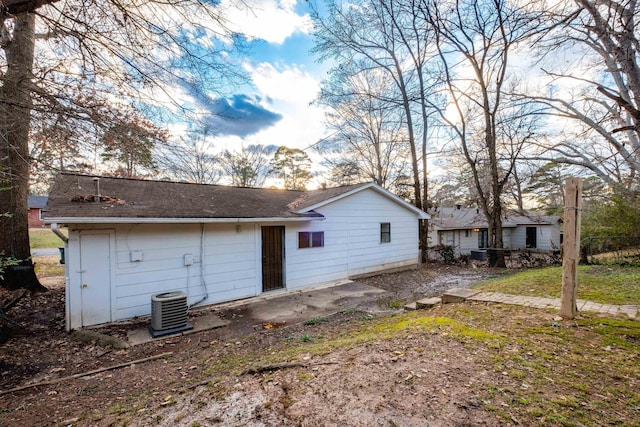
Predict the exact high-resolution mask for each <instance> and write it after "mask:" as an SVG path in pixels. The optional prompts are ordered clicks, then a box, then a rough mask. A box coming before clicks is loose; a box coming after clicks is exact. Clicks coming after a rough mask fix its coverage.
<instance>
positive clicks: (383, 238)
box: [380, 222, 391, 243]
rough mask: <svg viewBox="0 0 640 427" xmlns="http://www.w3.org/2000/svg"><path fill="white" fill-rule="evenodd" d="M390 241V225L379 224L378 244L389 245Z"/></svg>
mask: <svg viewBox="0 0 640 427" xmlns="http://www.w3.org/2000/svg"><path fill="white" fill-rule="evenodd" d="M390 241H391V223H390V222H381V223H380V243H389V242H390Z"/></svg>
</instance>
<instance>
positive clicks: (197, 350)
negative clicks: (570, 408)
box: [0, 267, 553, 427]
mask: <svg viewBox="0 0 640 427" xmlns="http://www.w3.org/2000/svg"><path fill="white" fill-rule="evenodd" d="M493 274H495V273H494V272H492V271H489V270H484V269H477V268H462V267H438V268H437V269H436V268H423V269H420V270H416V271H409V272H403V273H396V274H387V275H381V276H376V277H372V278H368V279H363V280H362V282H364V283H367V284H370V285H373V286H378V287H382V288H384V289H386V290H388V291H391V292H392V294H391V295H392V297H387V299H385V300H384V301H381V304H382V305H385V304H386V305H387V306H389V308H394V307H395V306H397V305H398V304H401V303H404V302H408V301H410V300H412V299H414V298H416V297H421V296H429V295H434V294H437V293H440V292H441V291H442V290H444V289H447V288H451V287H456V286H457V287H464V286H469V285H470V284H472V283H474V282H475V281H477V280H481V279H482V278H486V277H489V276H491V275H493ZM46 285H48V286H49V287H50V289H51V290H50V292H48V293H44V294H35V295H30V296H27V297H26V298H24V299H23V300H21V301H20V303H19V304H18V305H17V306H16V307H15V308H13V309H12V310H11V311H10V314H12V315H13V316H14V318H15V319H17V320H18V321H19V322H20V323H22V324H23V325H24V326H25V327H26V328H27V330H28V333H27V335H25V336H23V337H19V338H16V339H13V340H11V341H9V342H8V343H5V344H4V345H2V346H0V393H2V394H1V395H0V425H2V426H5V425H6V426H16V425H24V426H31V425H33V426H36V425H38V426H59V425H74V426H75V425H83V426H112V425H115V426H125V425H127V426H147V425H162V426H173V425H182V426H191V427H196V426H205V425H221V426H239V425H244V426H347V425H348V426H419V425H429V426H476V425H513V424H518V423H521V421H519V420H518V419H517V418H516V417H515V416H511V417H505V416H504V415H498V414H496V413H495V412H494V411H492V410H491V408H494V407H498V408H501V407H503V406H502V405H506V406H507V407H508V406H509V405H511V402H510V401H509V400H508V398H506V397H505V396H508V395H509V393H504V392H498V391H496V392H495V393H493V392H491V390H494V391H495V390H518V389H519V388H521V387H529V386H528V385H527V384H525V383H524V382H523V379H522V378H520V377H517V376H516V377H514V376H512V375H507V371H505V372H502V373H500V372H501V371H500V370H498V371H496V366H495V363H496V362H495V360H496V359H495V357H496V356H495V354H492V352H495V351H496V348H497V347H495V346H496V345H498V347H499V348H498V351H499V352H503V351H504V352H509V351H517V350H512V349H511V348H510V346H512V345H515V344H511V343H509V344H508V345H505V346H504V348H503V344H495V345H494V344H492V343H493V342H494V338H493V337H492V336H491V335H490V334H487V335H486V336H484V335H479V336H475V335H473V334H476V335H478V333H477V332H473V331H472V332H471V333H469V337H470V338H469V339H466V338H465V339H462V340H461V339H460V338H459V337H455V336H452V334H451V333H449V332H447V331H448V330H449V329H446V328H445V329H442V328H440V327H439V326H438V325H439V324H433V325H431V326H429V328H428V329H424V330H423V329H419V331H418V332H416V330H414V329H412V328H411V327H408V326H407V325H408V324H411V322H418V323H419V324H421V322H425V320H424V318H421V317H415V318H408V319H407V320H402V321H399V322H398V323H397V324H393V325H392V326H389V325H387V324H386V323H377V322H379V321H380V320H381V319H393V317H390V316H394V314H390V312H385V311H378V312H377V313H376V314H371V313H367V312H362V311H356V310H347V311H345V312H342V313H338V314H335V315H333V316H329V317H326V318H321V319H311V320H309V321H307V322H305V323H300V324H296V325H288V326H286V327H282V328H272V329H269V330H263V331H259V332H255V331H252V332H248V331H246V330H245V329H244V328H243V329H239V330H234V328H233V317H234V311H233V310H229V311H228V312H226V313H221V316H222V317H225V316H227V318H229V320H231V321H232V323H231V325H230V326H229V327H225V328H222V329H218V330H211V331H206V332H202V333H197V334H193V335H188V336H184V337H172V338H168V339H164V340H159V341H154V342H152V343H148V344H144V345H140V346H136V347H133V348H126V349H114V348H109V347H104V346H100V345H98V344H97V343H96V342H91V341H89V342H82V341H80V340H78V339H77V338H76V337H75V336H74V335H73V334H67V333H66V332H65V331H64V289H63V288H62V286H61V281H60V280H59V279H51V280H48V281H47V283H46ZM1 296H2V299H3V300H5V301H6V300H7V299H8V298H9V297H10V295H7V294H6V293H5V294H3V295H1ZM435 310H436V312H435V313H436V314H438V313H439V315H440V316H445V315H446V313H447V310H450V309H449V308H448V306H447V307H442V308H439V309H435ZM437 310H441V312H438V311H437ZM491 310H494V309H493V308H491ZM432 313H433V312H432ZM484 316H485V317H486V318H490V317H491V311H489V309H486V314H485V315H484ZM444 318H445V317H438V318H437V319H444ZM403 319H404V317H403ZM431 319H435V318H431ZM520 319H521V320H522V322H524V323H525V324H526V323H529V322H531V323H544V322H548V321H550V319H551V316H549V314H545V313H537V312H536V313H534V314H531V313H529V314H527V313H525V314H521V315H520ZM430 321H431V320H430ZM437 321H440V320H437ZM474 321H475V320H473V318H472V319H471V320H470V322H472V323H473V322H474ZM141 322H142V321H141ZM141 322H137V323H136V322H131V323H127V324H118V325H114V326H111V327H109V328H102V329H99V330H98V332H102V333H105V334H108V335H110V336H114V337H123V336H124V335H125V334H126V331H127V330H129V329H131V328H134V327H139V326H140V324H141ZM407 322H408V323H407ZM452 325H453V326H452V327H454V328H458V326H456V325H455V324H452ZM445 326H446V325H445ZM449 326H450V325H449ZM425 330H427V331H428V332H424V331H425ZM466 333H467V332H465V334H466ZM163 354H164V356H163V357H160V358H156V359H153V360H149V361H141V362H140V363H136V364H133V365H126V366H124V367H118V368H116V369H110V370H105V371H102V372H98V373H95V374H92V375H87V376H82V377H79V378H73V379H69V380H65V381H62V382H56V383H53V384H49V385H40V386H37V387H33V388H27V389H24V390H19V391H13V392H8V393H5V391H7V390H10V389H12V388H15V387H19V386H25V385H29V384H35V383H42V382H47V381H50V382H51V381H55V380H56V379H59V378H63V377H68V376H72V375H74V374H81V373H86V372H89V371H93V370H98V369H101V368H105V367H114V366H118V365H121V364H128V363H129V362H131V361H135V360H142V359H146V358H150V357H151V358H153V357H155V356H158V355H163ZM525 357H526V356H525ZM508 372H510V371H508ZM522 424H525V425H526V424H527V422H526V421H525V422H524V423H522ZM551 425H553V424H551Z"/></svg>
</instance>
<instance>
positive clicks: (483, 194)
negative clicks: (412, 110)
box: [424, 0, 539, 267]
mask: <svg viewBox="0 0 640 427" xmlns="http://www.w3.org/2000/svg"><path fill="white" fill-rule="evenodd" d="M528 7H529V6H526V5H525V6H518V5H517V4H512V3H509V2H507V1H505V0H463V1H455V2H454V1H447V2H438V3H437V4H436V3H435V2H430V3H429V4H425V9H424V10H425V15H426V16H427V17H428V19H429V22H430V24H431V25H432V26H433V28H434V29H435V31H436V39H437V47H438V54H439V57H440V63H441V65H442V67H443V76H444V84H445V88H446V90H447V93H448V97H449V99H448V101H449V103H450V105H451V106H452V107H453V111H455V117H453V115H452V114H450V113H449V112H448V111H447V110H445V109H440V110H439V113H440V117H441V119H442V120H443V121H444V122H445V123H447V124H449V126H450V128H451V131H452V132H453V133H454V134H455V135H456V136H457V138H458V140H459V143H460V146H461V149H462V152H463V154H464V158H465V159H466V161H467V166H468V167H469V169H470V170H471V173H472V176H473V181H474V184H475V189H476V191H477V198H478V202H479V206H480V208H481V209H482V211H483V212H484V214H485V216H486V218H487V222H488V234H489V242H488V243H489V247H490V248H494V249H496V250H495V251H491V252H490V254H489V264H490V265H491V266H497V267H504V265H505V263H504V257H503V253H502V251H500V250H499V249H501V248H503V228H502V217H503V200H502V197H503V194H504V191H505V186H506V185H507V183H508V182H509V178H510V176H511V174H512V172H513V169H514V166H515V162H516V159H517V158H518V155H519V153H520V152H521V150H522V148H523V145H524V143H525V142H526V140H527V139H528V138H529V137H530V135H529V134H527V133H525V134H523V133H521V132H518V133H512V134H509V133H508V132H506V131H505V129H508V127H509V124H510V123H511V122H512V119H513V118H514V117H522V114H521V112H520V111H519V110H518V108H517V106H516V105H513V104H509V102H508V100H507V99H505V96H506V93H507V92H508V90H507V89H508V87H507V85H508V84H509V77H510V75H509V73H508V70H509V59H510V55H511V53H512V50H513V49H515V48H516V47H517V45H518V44H519V43H522V42H523V41H525V40H527V39H528V38H530V37H531V36H532V35H533V34H536V33H537V32H538V30H539V29H538V26H539V21H538V20H537V19H536V16H537V15H535V14H533V15H532V14H530V13H529V10H527V8H528ZM509 89H510V88H509Z"/></svg>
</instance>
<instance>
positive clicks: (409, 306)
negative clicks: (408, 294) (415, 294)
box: [404, 302, 418, 311]
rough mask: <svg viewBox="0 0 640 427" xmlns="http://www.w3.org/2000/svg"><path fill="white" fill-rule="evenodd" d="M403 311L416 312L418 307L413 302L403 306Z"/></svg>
mask: <svg viewBox="0 0 640 427" xmlns="http://www.w3.org/2000/svg"><path fill="white" fill-rule="evenodd" d="M404 309H405V310H406V311H414V310H417V309H418V307H417V304H416V303H415V302H410V303H409V304H407V305H405V306H404Z"/></svg>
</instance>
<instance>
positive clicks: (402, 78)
mask: <svg viewBox="0 0 640 427" xmlns="http://www.w3.org/2000/svg"><path fill="white" fill-rule="evenodd" d="M416 5H417V3H416V2H402V1H392V2H388V1H382V0H376V1H373V2H366V1H361V2H357V5H355V4H350V5H347V6H345V7H343V6H342V5H341V4H338V3H336V2H335V1H330V2H328V4H327V8H328V12H327V13H324V14H320V13H317V12H316V13H314V14H313V18H314V22H315V29H316V31H315V33H314V36H315V39H316V46H315V47H314V49H313V52H314V53H316V54H317V55H318V56H319V57H320V59H328V58H331V59H333V60H335V62H336V63H338V64H339V65H338V67H346V68H348V69H350V70H370V69H377V70H379V71H380V72H383V73H386V75H387V76H388V77H389V78H390V79H391V81H392V82H393V83H394V85H395V89H396V90H395V95H394V96H393V97H391V98H388V97H387V98H385V99H384V100H385V101H386V102H387V103H389V104H390V105H394V106H396V107H398V108H401V109H402V110H403V112H404V120H405V125H406V134H407V141H408V144H409V152H410V159H411V176H412V184H413V190H414V191H413V199H414V200H413V203H414V204H415V206H416V207H418V208H422V207H423V204H424V203H423V201H424V200H426V196H425V194H424V193H423V188H424V186H423V181H422V180H423V178H424V177H421V174H420V171H421V168H420V166H421V165H420V163H421V159H422V158H424V159H425V160H424V162H425V163H424V165H426V158H425V157H424V156H422V157H421V156H420V154H419V151H420V149H419V146H418V144H417V142H416V141H418V140H419V139H418V138H417V137H416V132H423V137H422V140H423V142H424V145H425V146H426V136H425V134H426V132H427V128H428V126H427V124H426V119H427V118H428V114H427V113H426V110H425V109H424V108H420V106H426V105H427V102H426V101H425V99H426V97H427V96H428V95H429V92H428V90H427V86H426V84H425V83H424V81H423V74H424V72H425V70H426V66H425V64H426V63H427V61H428V59H429V55H428V49H427V47H428V44H429V43H430V39H431V35H430V32H429V27H428V26H427V25H420V22H419V19H418V18H417V17H416V14H417V11H416V10H415V8H414V6H416ZM416 100H418V106H419V108H418V112H416V111H415V108H414V107H415V106H416V102H415V101H416ZM425 108H426V107H425ZM416 116H417V117H418V118H417V119H416ZM423 151H424V149H423ZM423 169H424V168H423ZM425 174H426V172H425ZM425 177H426V175H425Z"/></svg>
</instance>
